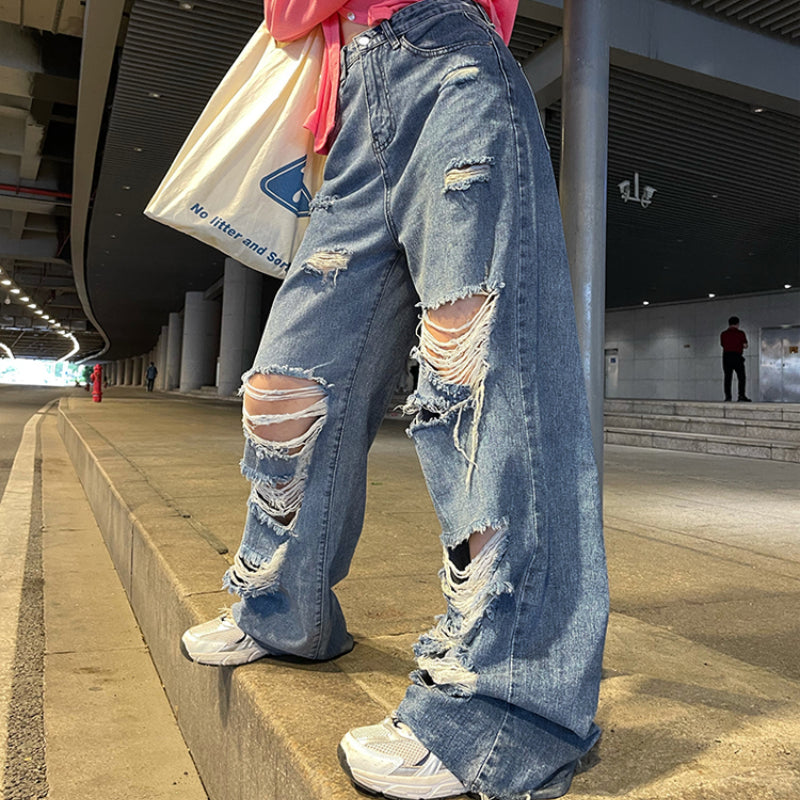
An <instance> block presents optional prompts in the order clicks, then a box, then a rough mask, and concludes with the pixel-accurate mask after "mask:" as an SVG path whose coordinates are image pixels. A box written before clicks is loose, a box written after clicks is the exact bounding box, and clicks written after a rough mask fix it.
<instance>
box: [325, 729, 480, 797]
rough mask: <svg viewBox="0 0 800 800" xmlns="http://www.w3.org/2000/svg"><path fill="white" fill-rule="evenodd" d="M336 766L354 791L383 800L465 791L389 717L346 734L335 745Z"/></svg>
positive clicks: (443, 795) (424, 748)
mask: <svg viewBox="0 0 800 800" xmlns="http://www.w3.org/2000/svg"><path fill="white" fill-rule="evenodd" d="M339 763H340V764H341V765H342V769H343V770H344V771H345V772H346V773H347V776H348V777H349V778H350V780H351V781H353V783H354V784H355V785H356V786H357V787H359V788H361V789H365V790H366V791H368V792H371V793H372V794H382V795H383V796H384V797H390V798H398V800H423V799H425V800H428V799H429V798H440V797H456V796H458V795H460V794H463V793H464V791H465V788H464V785H463V784H462V783H461V781H459V780H458V778H456V776H455V775H453V773H452V772H450V770H449V769H447V767H445V766H444V765H443V764H442V762H441V761H440V760H439V759H438V758H437V757H436V756H435V755H434V754H433V753H432V752H431V751H430V750H428V748H427V747H425V745H424V744H422V742H420V740H419V739H417V737H416V736H414V733H413V731H412V730H411V728H409V727H408V725H404V724H403V723H402V722H399V721H398V720H395V719H392V718H391V717H387V718H386V719H385V720H384V721H383V722H381V723H379V724H378V725H368V726H367V727H365V728H355V729H353V730H352V731H350V732H349V733H346V734H345V736H344V738H343V739H342V741H341V743H340V744H339Z"/></svg>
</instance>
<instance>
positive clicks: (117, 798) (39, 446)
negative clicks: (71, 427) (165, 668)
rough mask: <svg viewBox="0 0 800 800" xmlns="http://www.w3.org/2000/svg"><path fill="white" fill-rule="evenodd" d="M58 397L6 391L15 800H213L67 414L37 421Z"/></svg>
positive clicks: (7, 604) (8, 655)
mask: <svg viewBox="0 0 800 800" xmlns="http://www.w3.org/2000/svg"><path fill="white" fill-rule="evenodd" d="M57 394H58V392H55V391H54V390H38V389H30V390H25V389H22V388H18V387H15V390H14V391H13V392H10V391H4V392H2V393H0V402H2V411H3V416H4V420H5V426H4V434H5V435H6V437H7V441H8V442H12V443H14V444H15V445H17V447H16V456H17V458H16V462H15V465H14V469H13V470H9V473H10V477H9V478H8V481H7V483H6V486H5V489H6V491H5V493H0V497H2V502H0V563H2V564H3V569H2V581H0V595H1V599H2V603H0V639H1V640H2V643H3V647H2V659H0V705H1V706H2V709H0V711H1V712H2V713H0V721H1V722H2V724H0V734H2V736H0V756H1V757H0V761H2V763H3V767H4V768H3V779H2V787H3V792H2V797H3V800H33V798H45V797H47V798H49V799H50V800H145V798H146V799H147V800H167V798H174V800H206V793H205V791H204V789H203V787H202V784H201V782H200V780H199V778H198V775H197V772H196V770H195V767H194V764H193V762H192V760H191V757H190V755H189V753H188V751H187V749H186V745H185V743H184V742H183V739H182V737H181V735H180V732H179V730H178V727H177V723H176V721H175V718H174V716H173V714H172V710H171V708H170V706H169V702H168V700H167V698H166V696H165V695H164V691H163V688H162V686H161V682H160V680H159V678H158V675H157V673H156V671H155V668H154V666H153V662H152V660H151V659H150V655H149V651H148V649H147V647H146V645H145V643H144V642H143V641H142V637H141V633H140V631H139V628H138V625H137V624H136V620H135V618H134V616H133V613H132V612H131V608H130V606H129V605H128V602H127V599H126V597H125V593H124V592H123V590H122V587H121V586H120V583H119V580H118V578H117V575H116V572H115V570H114V567H113V565H112V563H111V559H110V558H109V555H108V552H107V550H106V548H105V545H104V543H103V539H102V537H101V535H100V532H99V530H98V528H97V526H96V524H95V521H94V517H93V514H92V512H91V509H90V508H89V505H88V502H87V499H86V496H85V495H84V493H83V490H82V488H81V485H80V483H79V482H78V479H77V476H76V474H75V472H74V470H73V468H72V464H71V463H70V460H69V457H68V455H67V453H66V451H65V449H64V445H63V442H62V441H61V438H60V436H59V435H58V431H57V429H56V421H55V420H56V418H55V410H53V409H51V411H50V413H49V414H47V413H44V412H45V408H46V407H43V408H42V413H39V414H35V413H32V412H34V411H35V408H34V406H35V405H36V403H41V401H42V400H47V399H50V398H52V397H55V396H57ZM37 407H38V406H37ZM6 412H8V413H6ZM26 413H27V416H28V417H29V419H27V420H26V419H25V416H26Z"/></svg>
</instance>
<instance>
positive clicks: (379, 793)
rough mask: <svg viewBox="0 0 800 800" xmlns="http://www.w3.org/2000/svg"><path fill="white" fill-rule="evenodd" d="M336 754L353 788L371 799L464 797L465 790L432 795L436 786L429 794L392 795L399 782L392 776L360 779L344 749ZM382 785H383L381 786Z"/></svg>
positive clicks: (415, 799) (428, 790)
mask: <svg viewBox="0 0 800 800" xmlns="http://www.w3.org/2000/svg"><path fill="white" fill-rule="evenodd" d="M336 752H337V754H338V756H339V764H340V765H341V767H342V770H343V771H344V774H345V775H347V777H348V778H350V782H351V783H352V784H353V786H355V787H356V789H358V791H359V792H363V793H364V794H368V795H370V796H371V797H386V798H388V800H447V798H450V797H464V790H463V789H459V790H458V791H457V792H452V793H450V794H431V792H435V791H436V786H429V787H427V792H423V793H420V792H415V793H414V794H406V795H399V794H392V787H393V786H396V785H397V782H396V781H393V780H392V779H391V776H384V775H375V774H374V773H361V772H359V774H358V777H356V776H355V775H354V774H353V770H352V769H351V768H350V764H349V763H348V762H347V754H346V753H345V751H344V748H343V747H342V746H341V745H339V747H338V749H337V751H336ZM367 776H368V777H367ZM362 781H369V782H371V783H374V784H377V786H371V785H369V783H362ZM381 784H383V785H382V786H381ZM469 796H472V795H469Z"/></svg>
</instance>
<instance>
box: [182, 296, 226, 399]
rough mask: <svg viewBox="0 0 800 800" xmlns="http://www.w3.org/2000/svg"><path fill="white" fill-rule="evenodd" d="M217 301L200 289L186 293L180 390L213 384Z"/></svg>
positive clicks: (184, 390)
mask: <svg viewBox="0 0 800 800" xmlns="http://www.w3.org/2000/svg"><path fill="white" fill-rule="evenodd" d="M219 312H220V309H219V303H217V302H216V301H214V300H206V299H205V298H204V297H203V292H186V305H185V306H184V312H183V339H182V341H183V345H182V347H181V378H180V390H181V391H182V392H190V391H192V390H194V389H199V388H200V387H201V386H213V385H214V382H215V377H216V371H217V353H218V352H219Z"/></svg>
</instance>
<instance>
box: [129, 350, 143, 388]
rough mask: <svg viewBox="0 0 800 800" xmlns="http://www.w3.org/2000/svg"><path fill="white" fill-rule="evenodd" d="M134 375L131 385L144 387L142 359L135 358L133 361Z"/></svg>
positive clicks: (139, 357)
mask: <svg viewBox="0 0 800 800" xmlns="http://www.w3.org/2000/svg"><path fill="white" fill-rule="evenodd" d="M132 361H133V374H132V376H131V383H132V384H133V385H134V386H141V385H142V357H141V356H134V357H133V359H132Z"/></svg>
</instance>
